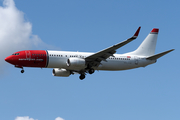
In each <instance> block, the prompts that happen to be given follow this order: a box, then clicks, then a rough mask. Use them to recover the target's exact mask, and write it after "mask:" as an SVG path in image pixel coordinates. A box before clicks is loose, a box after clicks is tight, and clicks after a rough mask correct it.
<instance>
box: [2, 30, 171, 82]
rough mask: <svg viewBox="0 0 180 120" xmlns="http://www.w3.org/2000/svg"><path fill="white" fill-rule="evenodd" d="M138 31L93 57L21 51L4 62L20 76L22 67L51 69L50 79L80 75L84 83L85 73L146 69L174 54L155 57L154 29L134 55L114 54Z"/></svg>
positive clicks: (41, 51)
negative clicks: (19, 69)
mask: <svg viewBox="0 0 180 120" xmlns="http://www.w3.org/2000/svg"><path fill="white" fill-rule="evenodd" d="M140 29H141V27H139V28H138V29H137V31H136V32H135V34H134V35H133V36H132V37H130V38H129V39H127V40H125V41H123V42H120V43H118V44H115V45H113V46H111V47H108V48H106V49H103V50H101V51H99V52H96V53H89V52H69V51H52V50H23V51H19V52H15V53H13V54H12V55H11V56H8V57H6V58H5V61H6V62H8V63H10V64H12V65H14V66H15V67H17V68H21V69H22V70H21V73H24V69H23V68H24V67H37V68H53V71H52V73H53V76H59V77H69V76H70V75H73V74H80V76H79V78H80V80H83V79H84V78H85V76H86V74H87V73H89V74H93V73H94V72H95V70H98V71H99V70H105V71H120V70H128V69H134V68H139V67H146V66H147V65H150V64H153V63H156V61H157V59H158V58H160V57H162V56H164V55H165V54H167V53H169V52H171V51H173V50H174V49H171V50H168V51H165V52H162V53H159V54H155V48H156V42H157V37H158V32H159V29H158V28H153V29H152V31H151V32H150V33H149V34H148V36H147V37H146V38H145V39H144V41H143V42H142V43H141V45H140V46H139V47H138V48H137V49H136V50H135V51H132V52H129V53H124V54H115V53H116V50H117V49H119V48H120V47H122V46H124V45H126V44H128V43H129V42H131V41H133V40H135V39H136V38H137V37H138V34H139V31H140Z"/></svg>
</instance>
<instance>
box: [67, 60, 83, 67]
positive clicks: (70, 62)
mask: <svg viewBox="0 0 180 120" xmlns="http://www.w3.org/2000/svg"><path fill="white" fill-rule="evenodd" d="M66 63H67V66H68V67H70V68H74V69H83V68H86V61H85V60H84V59H82V58H69V59H68V60H67V62H66Z"/></svg>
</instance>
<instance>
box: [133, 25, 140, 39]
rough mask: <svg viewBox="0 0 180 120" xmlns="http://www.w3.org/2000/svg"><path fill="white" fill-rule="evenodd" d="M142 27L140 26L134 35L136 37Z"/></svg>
mask: <svg viewBox="0 0 180 120" xmlns="http://www.w3.org/2000/svg"><path fill="white" fill-rule="evenodd" d="M140 29H141V27H139V28H138V29H137V31H136V33H135V34H134V35H133V37H134V38H137V37H138V35H139V31H140Z"/></svg>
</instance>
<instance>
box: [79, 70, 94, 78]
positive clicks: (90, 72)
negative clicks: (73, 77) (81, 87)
mask: <svg viewBox="0 0 180 120" xmlns="http://www.w3.org/2000/svg"><path fill="white" fill-rule="evenodd" d="M87 72H88V73H89V74H93V73H94V72H95V70H94V69H93V68H91V69H89V70H88V71H87ZM85 77H86V76H85V73H81V75H80V76H79V79H80V80H83V79H84V78H85Z"/></svg>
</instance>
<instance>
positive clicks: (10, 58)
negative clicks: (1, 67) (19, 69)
mask: <svg viewBox="0 0 180 120" xmlns="http://www.w3.org/2000/svg"><path fill="white" fill-rule="evenodd" d="M4 60H5V61H6V62H8V63H12V57H11V56H8V57H6V58H5V59H4Z"/></svg>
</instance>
